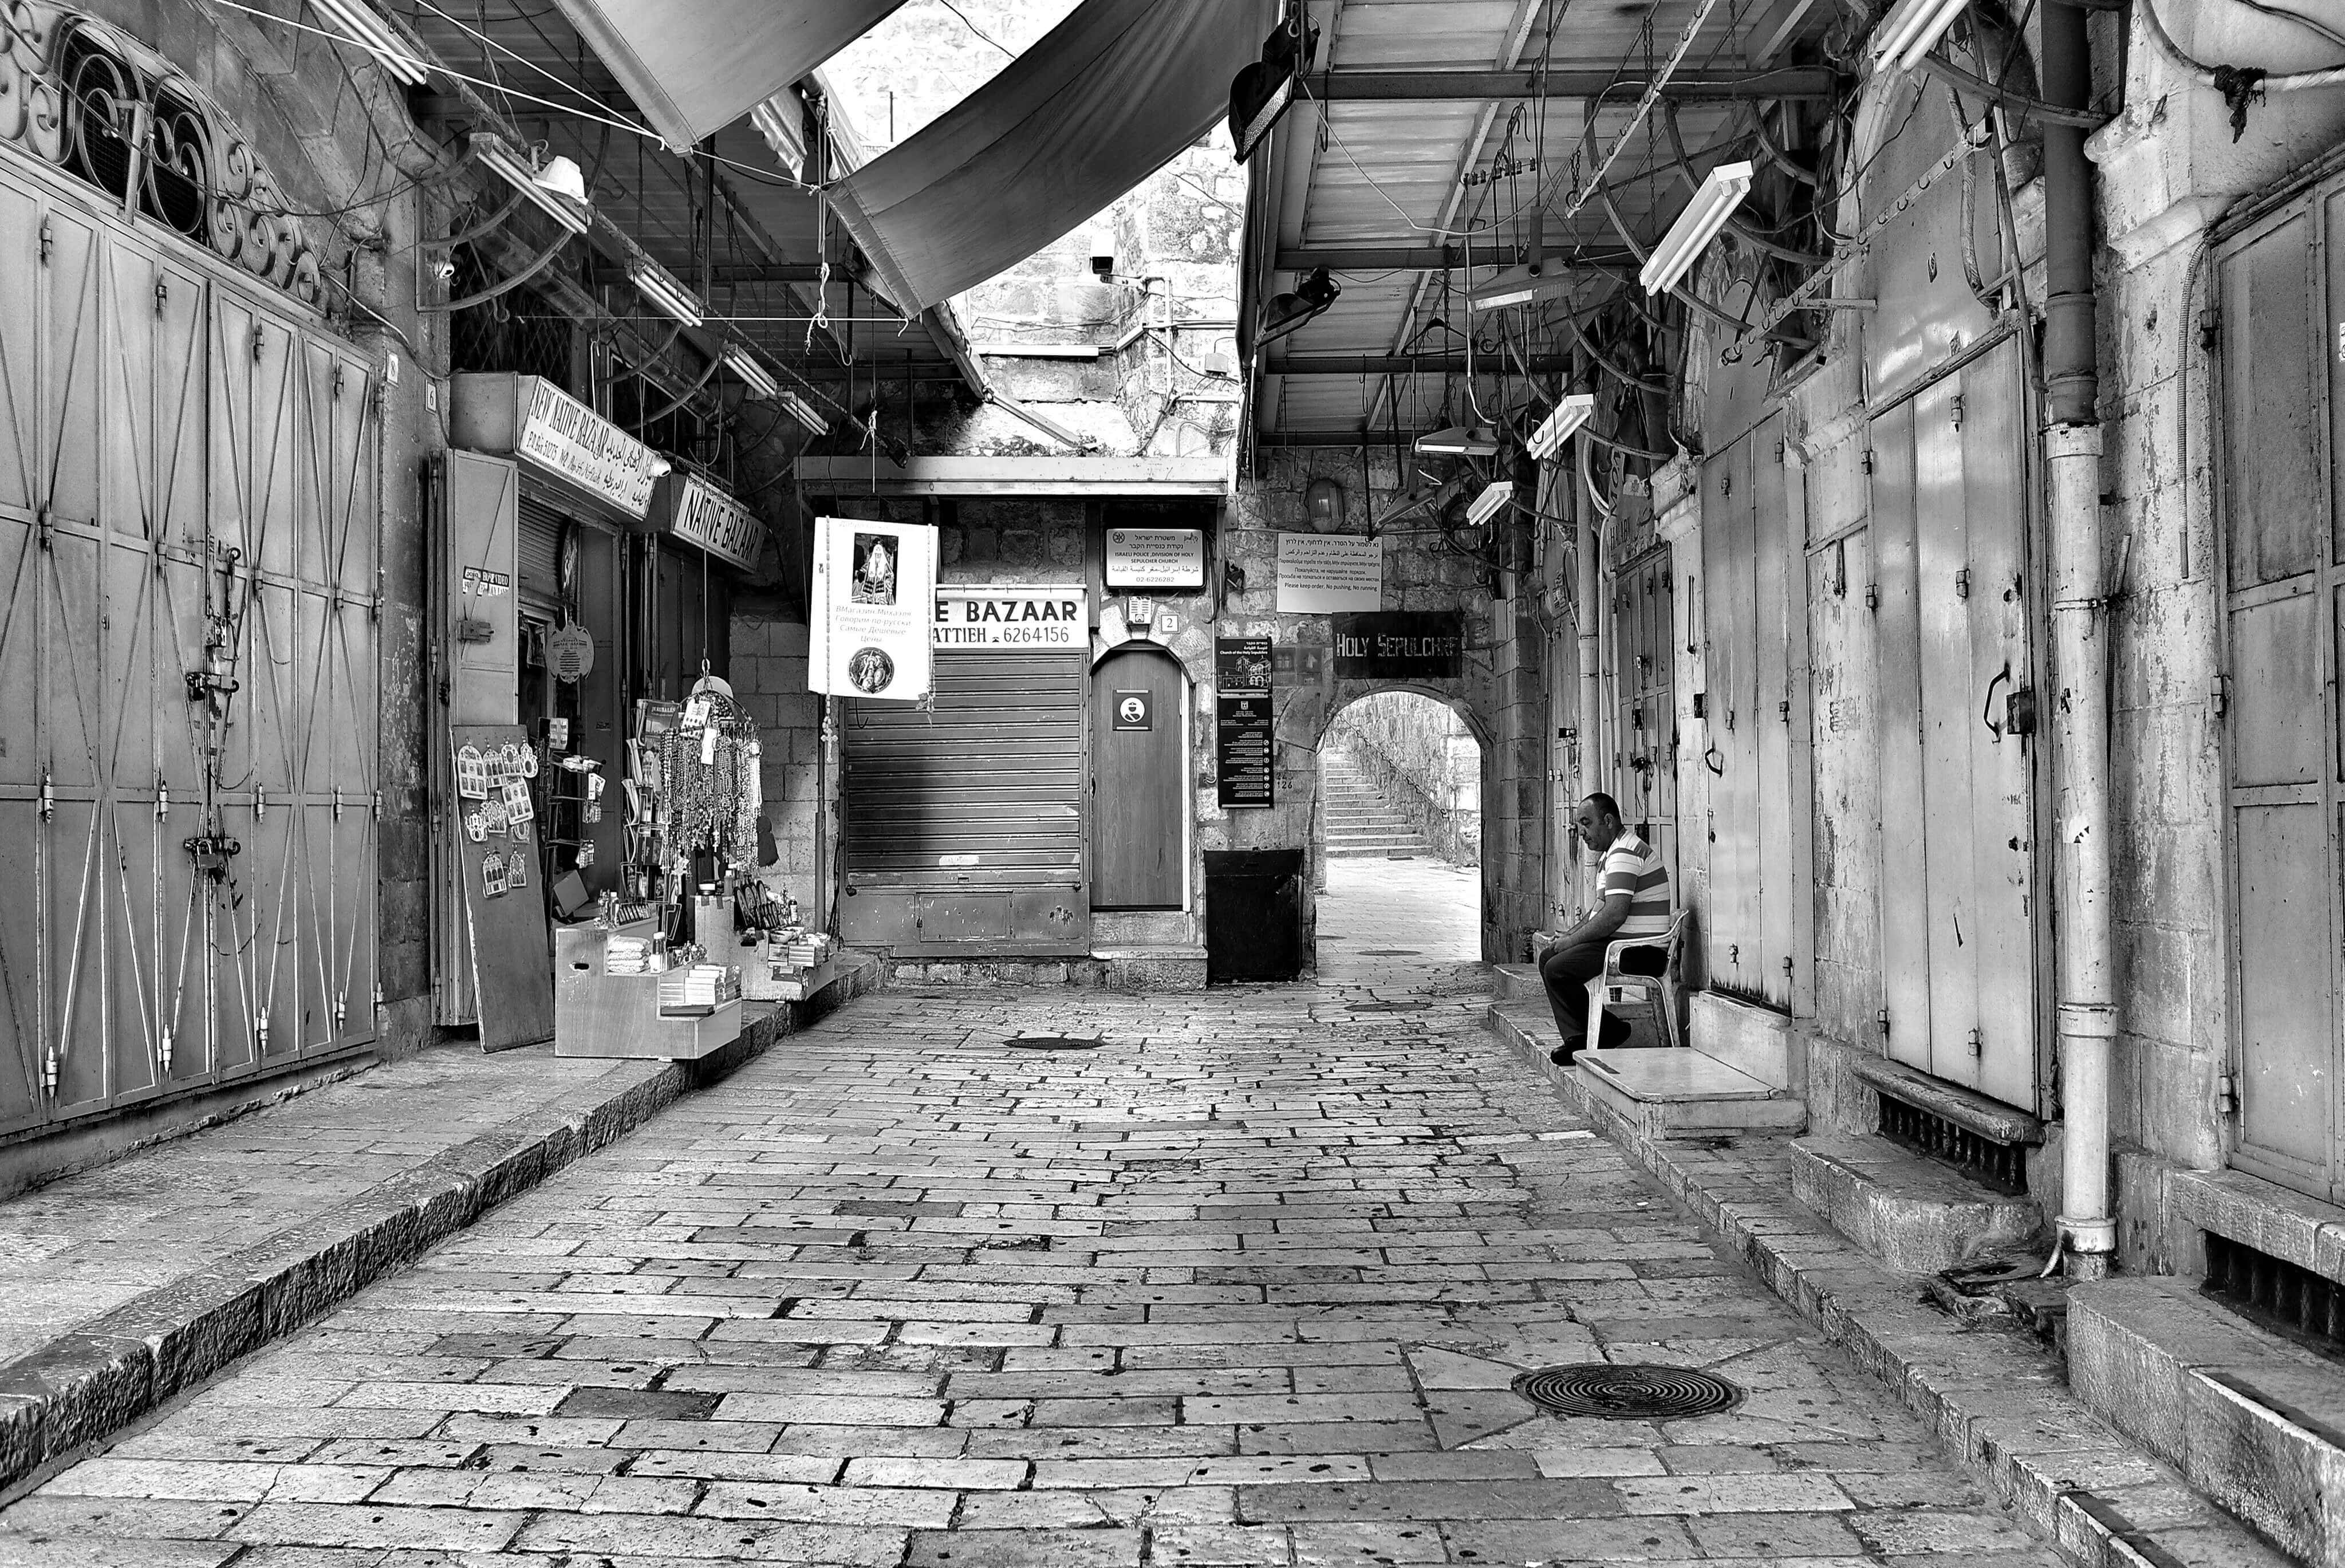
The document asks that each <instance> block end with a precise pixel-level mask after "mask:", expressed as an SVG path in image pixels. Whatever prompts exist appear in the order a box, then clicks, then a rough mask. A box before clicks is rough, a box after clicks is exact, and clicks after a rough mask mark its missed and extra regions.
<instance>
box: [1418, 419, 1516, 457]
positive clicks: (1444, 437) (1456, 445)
mask: <svg viewBox="0 0 2345 1568" xmlns="http://www.w3.org/2000/svg"><path fill="white" fill-rule="evenodd" d="M1416 450H1417V451H1418V452H1419V453H1423V454H1424V455H1426V456H1427V457H1496V456H1497V455H1498V442H1497V437H1495V436H1493V435H1491V434H1489V433H1487V432H1486V431H1479V430H1467V428H1466V427H1465V426H1464V425H1462V424H1453V425H1451V426H1450V427H1449V428H1448V429H1447V430H1436V431H1435V432H1434V433H1432V434H1430V435H1420V436H1418V437H1417V438H1416Z"/></svg>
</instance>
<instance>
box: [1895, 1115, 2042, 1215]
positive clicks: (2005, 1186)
mask: <svg viewBox="0 0 2345 1568" xmlns="http://www.w3.org/2000/svg"><path fill="white" fill-rule="evenodd" d="M1881 1135H1882V1136H1883V1137H1884V1138H1887V1139H1888V1140H1889V1141H1890V1142H1891V1143H1893V1144H1903V1145H1905V1147H1907V1148H1909V1149H1912V1150H1913V1151H1914V1153H1915V1154H1917V1155H1920V1156H1924V1158H1926V1159H1933V1160H1936V1161H1937V1162H1938V1163H1939V1164H1941V1165H1949V1166H1954V1168H1955V1169H1956V1170H1958V1171H1960V1172H1962V1173H1963V1174H1964V1176H1969V1177H1970V1178H1971V1179H1972V1180H1974V1181H1975V1182H1978V1183H1980V1184H1982V1185H1983V1186H1990V1187H1993V1188H1994V1189H1995V1191H1997V1192H2000V1193H2008V1194H2010V1195H2011V1196H2014V1197H2017V1196H2021V1195H2023V1194H2025V1192H2026V1191H2027V1149H2026V1147H2025V1145H2021V1144H1999V1143H1996V1142H1995V1140H1994V1139H1992V1138H1983V1137H1981V1136H1980V1135H1978V1134H1976V1133H1974V1132H1973V1131H1971V1130H1970V1129H1969V1128H1968V1127H1964V1126H1959V1125H1956V1124H1954V1123H1953V1122H1950V1121H1948V1120H1946V1119H1945V1118H1944V1116H1941V1115H1934V1114H1933V1113H1932V1112H1929V1111H1925V1110H1924V1109H1923V1108H1922V1107H1921V1106H1919V1105H1909V1104H1907V1103H1906V1102H1905V1101H1903V1100H1900V1099H1897V1098H1895V1097H1894V1096H1893V1095H1882V1096H1881Z"/></svg>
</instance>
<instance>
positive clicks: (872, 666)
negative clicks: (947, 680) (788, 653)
mask: <svg viewBox="0 0 2345 1568" xmlns="http://www.w3.org/2000/svg"><path fill="white" fill-rule="evenodd" d="M813 603H814V614H813V621H814V625H813V626H812V627H811V628H809V630H810V634H811V636H810V642H811V647H810V648H809V650H808V652H809V655H810V657H809V658H808V661H807V685H808V686H809V687H811V688H812V689H813V690H815V691H818V692H823V693H826V694H827V695H830V696H835V697H876V698H878V699H879V700H881V701H886V702H918V701H919V700H920V699H921V698H922V697H926V696H928V695H929V687H930V686H931V684H932V680H931V677H932V674H933V664H932V662H931V650H930V647H929V637H930V636H931V628H932V626H933V625H934V622H935V619H936V613H937V611H936V606H937V531H936V530H935V529H934V528H929V527H926V526H923V525H921V524H902V523H866V522H862V521H859V520H858V519H855V518H847V517H824V518H819V519H817V522H816V524H815V551H814V595H813Z"/></svg>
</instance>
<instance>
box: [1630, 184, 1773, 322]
mask: <svg viewBox="0 0 2345 1568" xmlns="http://www.w3.org/2000/svg"><path fill="white" fill-rule="evenodd" d="M1750 194H1751V164H1750V162H1749V160H1748V159H1745V160H1743V161H1741V162H1739V163H1721V164H1720V165H1719V166H1718V167H1717V168H1713V169H1711V171H1710V173H1709V174H1708V175H1707V176H1706V177H1705V178H1703V179H1702V182H1701V188H1700V189H1699V190H1697V191H1695V192H1694V193H1693V199H1692V200H1691V201H1689V202H1687V203H1686V205H1685V210H1684V211H1683V212H1680V213H1679V214H1678V220H1677V221H1676V222H1675V223H1672V224H1670V231H1669V232H1668V233H1667V234H1664V235H1662V236H1661V242H1660V244H1659V245H1656V246H1655V247H1653V253H1652V255H1651V256H1650V257H1648V258H1646V260H1645V269H1644V270H1643V271H1641V272H1639V273H1638V274H1637V281H1638V282H1639V283H1642V284H1643V285H1644V286H1645V292H1646V293H1648V294H1661V293H1666V292H1668V291H1669V290H1671V289H1674V288H1676V287H1677V285H1678V280H1679V279H1680V278H1683V277H1684V276H1685V275H1686V274H1687V273H1688V272H1690V271H1692V270H1693V264H1694V262H1695V260H1697V259H1698V258H1699V257H1700V255H1701V251H1702V247H1703V246H1705V245H1708V244H1709V243H1710V242H1711V240H1713V239H1717V238H1718V231H1719V230H1720V229H1723V228H1725V227H1726V220H1727V219H1730V218H1731V217H1733V216H1734V209H1736V208H1738V207H1740V206H1741V205H1742V199H1743V198H1744V197H1746V196H1748V195H1750Z"/></svg>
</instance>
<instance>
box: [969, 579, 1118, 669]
mask: <svg viewBox="0 0 2345 1568" xmlns="http://www.w3.org/2000/svg"><path fill="white" fill-rule="evenodd" d="M932 640H933V641H934V643H935V646H936V649H937V651H938V652H939V653H968V652H971V651H974V650H977V649H980V648H984V649H1007V650H1010V651H1013V652H1025V653H1076V652H1079V651H1081V650H1082V649H1084V648H1087V647H1090V646H1091V598H1090V596H1089V595H1088V594H1087V593H1086V592H1085V591H1084V589H1083V588H1082V586H1081V585H1080V584H1078V585H1072V586H1068V587H1046V588H1028V587H1014V588H1013V587H993V586H985V587H950V588H949V587H943V586H939V588H938V589H937V619H936V627H935V632H934V636H933V639H932Z"/></svg>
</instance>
